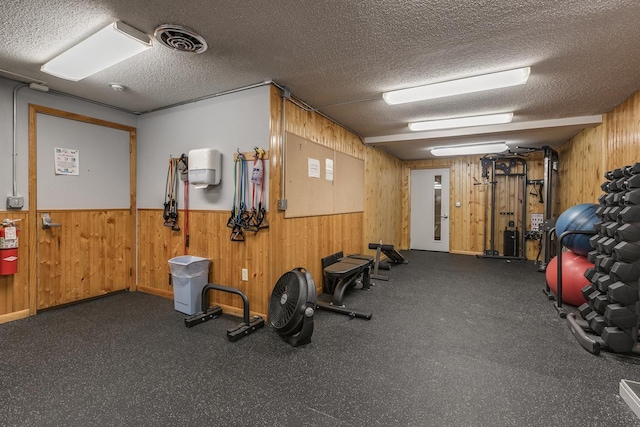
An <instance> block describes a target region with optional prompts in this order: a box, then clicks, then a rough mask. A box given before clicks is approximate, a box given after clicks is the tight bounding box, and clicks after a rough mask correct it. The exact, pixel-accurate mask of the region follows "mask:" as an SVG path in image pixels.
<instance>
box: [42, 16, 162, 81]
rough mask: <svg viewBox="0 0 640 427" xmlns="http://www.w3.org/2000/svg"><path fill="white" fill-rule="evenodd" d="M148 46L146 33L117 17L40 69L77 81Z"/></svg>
mask: <svg viewBox="0 0 640 427" xmlns="http://www.w3.org/2000/svg"><path fill="white" fill-rule="evenodd" d="M150 47H151V38H150V37H149V36H148V35H146V34H145V33H143V32H141V31H138V30H136V29H135V28H133V27H130V26H129V25H127V24H125V23H124V22H120V21H118V22H114V23H112V24H109V25H108V26H107V27H105V28H103V29H102V30H100V31H98V32H97V33H95V34H94V35H92V36H91V37H89V38H88V39H86V40H84V41H82V42H80V43H78V44H77V45H75V46H73V47H72V48H71V49H69V50H67V51H65V52H63V53H61V54H60V55H58V56H56V57H55V58H53V59H52V60H51V61H49V62H47V63H46V64H44V65H43V66H42V67H41V68H40V70H41V71H44V72H45V73H47V74H51V75H52V76H56V77H60V78H61V79H66V80H71V81H74V82H77V81H78V80H82V79H84V78H85V77H88V76H90V75H92V74H95V73H97V72H98V71H102V70H104V69H105V68H109V67H111V66H112V65H115V64H117V63H119V62H121V61H124V60H125V59H128V58H131V57H132V56H134V55H137V54H139V53H140V52H143V51H145V50H147V49H149V48H150Z"/></svg>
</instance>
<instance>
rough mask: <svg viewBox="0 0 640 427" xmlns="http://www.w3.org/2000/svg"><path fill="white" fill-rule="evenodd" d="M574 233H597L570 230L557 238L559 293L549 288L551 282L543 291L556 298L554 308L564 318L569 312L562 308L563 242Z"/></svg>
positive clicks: (590, 234) (553, 231) (553, 232)
mask: <svg viewBox="0 0 640 427" xmlns="http://www.w3.org/2000/svg"><path fill="white" fill-rule="evenodd" d="M555 232H556V229H555V228H553V229H551V231H550V232H549V234H550V235H551V234H555ZM573 234H582V235H586V236H593V235H594V234H596V232H595V231H587V230H569V231H565V232H564V233H562V234H561V235H560V238H559V239H557V242H556V245H557V247H556V252H557V255H556V256H557V257H558V263H557V264H558V266H557V268H558V289H557V295H555V296H554V295H553V293H552V292H551V288H549V284H548V283H547V285H546V286H545V288H544V289H543V292H544V293H545V294H546V295H547V298H549V300H551V301H553V300H556V303H555V304H553V308H555V309H556V311H557V312H558V315H560V317H561V318H562V319H566V318H567V312H566V311H565V310H564V309H563V308H562V246H563V245H562V242H563V241H564V239H565V238H567V237H568V236H570V235H573Z"/></svg>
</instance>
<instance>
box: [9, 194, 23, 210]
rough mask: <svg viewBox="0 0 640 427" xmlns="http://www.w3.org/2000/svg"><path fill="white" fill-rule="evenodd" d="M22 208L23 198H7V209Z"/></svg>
mask: <svg viewBox="0 0 640 427" xmlns="http://www.w3.org/2000/svg"><path fill="white" fill-rule="evenodd" d="M23 207H24V197H22V196H9V197H7V209H22V208H23Z"/></svg>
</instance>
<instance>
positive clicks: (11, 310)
mask: <svg viewBox="0 0 640 427" xmlns="http://www.w3.org/2000/svg"><path fill="white" fill-rule="evenodd" d="M3 218H9V219H19V220H20V221H19V222H17V223H16V225H17V226H18V228H19V235H18V261H17V262H18V272H17V273H16V274H12V275H7V276H0V323H5V322H9V321H12V320H16V319H21V318H24V317H27V316H28V315H29V272H30V269H31V257H30V242H29V233H30V229H31V224H30V222H29V212H28V211H3V212H0V220H1V219H3Z"/></svg>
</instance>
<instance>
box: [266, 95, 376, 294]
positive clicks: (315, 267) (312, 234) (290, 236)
mask: <svg viewBox="0 0 640 427" xmlns="http://www.w3.org/2000/svg"><path fill="white" fill-rule="evenodd" d="M285 125H286V128H285V129H284V130H285V131H286V132H290V133H292V134H295V135H297V136H299V137H301V138H305V139H308V140H309V141H312V142H315V143H317V144H320V145H323V146H325V147H327V148H330V149H333V150H336V151H339V152H341V153H344V154H348V155H350V156H354V157H356V158H359V159H362V160H365V149H366V147H365V146H364V145H363V144H362V142H361V141H360V139H359V138H358V137H357V136H355V135H353V134H351V133H350V132H348V131H346V130H345V129H344V128H342V127H340V126H338V125H336V124H335V123H333V122H331V121H330V120H328V119H326V118H324V117H322V116H320V115H319V114H317V113H314V112H310V111H305V109H303V108H300V107H299V106H297V105H295V104H294V103H292V102H290V101H287V102H286V106H285ZM281 127H282V98H281V93H280V91H279V90H278V89H276V88H275V87H274V88H272V94H271V126H270V128H271V145H270V149H269V151H270V161H271V164H270V179H269V182H270V185H271V187H270V189H269V190H270V191H269V193H270V194H272V195H275V196H274V197H271V198H270V199H271V201H270V213H272V216H271V219H270V224H271V230H270V233H271V237H270V242H269V252H270V253H271V254H272V260H271V267H270V277H269V280H268V283H267V286H268V287H269V294H270V292H271V289H272V288H273V286H274V285H275V283H276V282H277V280H278V279H279V278H280V276H281V275H282V274H284V273H285V272H286V271H288V270H290V269H292V268H294V267H304V268H307V269H308V270H309V271H310V273H311V274H312V276H313V277H314V280H315V282H316V286H317V287H318V289H320V288H321V284H322V270H321V266H320V259H321V258H322V257H324V256H327V255H329V254H331V253H334V252H336V251H339V250H342V251H344V252H345V253H356V252H358V253H362V252H363V248H364V243H363V242H364V234H363V228H364V225H363V224H364V216H365V214H364V213H362V212H358V213H348V214H336V215H321V216H314V217H304V218H285V215H284V213H283V211H278V209H277V200H278V199H279V198H280V197H281V196H280V195H281V191H282V179H281V174H282V145H281V141H282V140H281V130H282V129H281ZM288 148H289V147H287V150H288ZM365 167H366V165H365ZM365 180H366V178H365ZM309 197H313V196H312V195H309ZM365 209H366V205H365Z"/></svg>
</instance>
